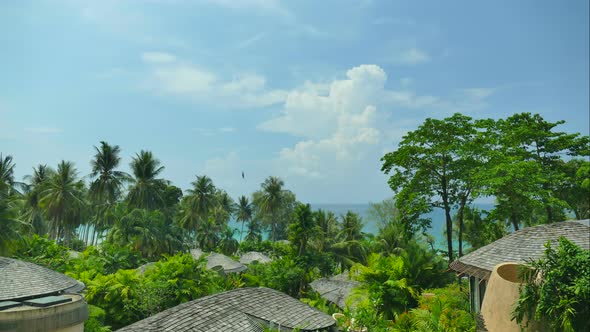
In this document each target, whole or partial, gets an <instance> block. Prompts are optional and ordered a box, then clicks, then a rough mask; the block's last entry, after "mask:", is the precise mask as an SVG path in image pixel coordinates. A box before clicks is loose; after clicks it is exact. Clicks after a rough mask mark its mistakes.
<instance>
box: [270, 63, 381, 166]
mask: <svg viewBox="0 0 590 332" xmlns="http://www.w3.org/2000/svg"><path fill="white" fill-rule="evenodd" d="M346 77H347V78H346V79H343V80H336V81H333V82H332V83H330V84H329V85H326V84H314V83H311V82H306V83H305V84H304V85H303V87H302V88H301V89H297V90H293V91H291V92H290V93H289V95H288V96H287V100H286V102H285V104H284V109H283V111H282V113H281V115H280V116H278V117H276V118H274V119H271V120H269V121H266V122H263V123H261V124H260V125H259V129H261V130H264V131H272V132H281V133H287V134H291V135H296V136H300V137H302V138H303V139H302V140H301V141H299V142H298V143H296V144H295V146H293V147H286V148H283V149H282V150H281V151H280V154H279V160H278V163H279V165H280V168H281V169H286V170H288V171H289V172H290V174H294V175H300V176H308V177H322V176H325V175H326V171H328V169H327V168H329V167H332V166H333V165H339V167H340V168H341V169H346V168H347V166H346V165H347V164H349V163H358V162H360V161H361V160H362V158H363V156H364V155H365V154H364V150H366V149H372V146H375V145H377V144H378V143H379V142H380V138H381V130H380V129H379V128H378V127H379V124H378V122H379V114H378V113H377V106H376V105H379V104H382V103H383V102H384V101H385V100H386V99H387V98H386V96H387V94H388V91H387V90H385V88H384V85H385V81H386V80H387V75H386V74H385V72H384V71H383V69H381V68H380V67H378V66H376V65H361V66H358V67H355V68H352V69H350V70H348V71H347V72H346Z"/></svg>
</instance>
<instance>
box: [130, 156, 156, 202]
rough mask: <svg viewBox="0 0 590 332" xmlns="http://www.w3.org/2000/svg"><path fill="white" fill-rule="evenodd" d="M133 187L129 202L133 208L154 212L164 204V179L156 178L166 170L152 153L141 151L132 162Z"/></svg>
mask: <svg viewBox="0 0 590 332" xmlns="http://www.w3.org/2000/svg"><path fill="white" fill-rule="evenodd" d="M131 170H132V171H133V177H132V178H131V187H130V188H129V194H128V195H127V201H128V203H129V206H130V207H132V208H140V209H149V210H154V209H157V208H158V207H161V206H162V205H163V203H164V200H163V198H162V192H161V191H162V189H163V188H164V187H165V186H164V184H165V183H164V182H165V181H164V180H163V179H157V178H156V177H157V176H158V175H159V174H160V173H161V172H162V171H163V170H164V166H160V161H159V160H158V159H156V158H154V155H153V154H152V153H151V152H150V151H144V150H142V151H140V152H139V153H138V154H136V156H135V157H134V158H133V160H132V161H131Z"/></svg>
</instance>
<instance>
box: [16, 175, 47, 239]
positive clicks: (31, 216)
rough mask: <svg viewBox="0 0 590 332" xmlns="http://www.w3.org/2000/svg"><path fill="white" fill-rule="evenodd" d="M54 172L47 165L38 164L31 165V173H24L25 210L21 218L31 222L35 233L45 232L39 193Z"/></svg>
mask: <svg viewBox="0 0 590 332" xmlns="http://www.w3.org/2000/svg"><path fill="white" fill-rule="evenodd" d="M54 174H55V171H54V170H53V169H51V167H47V165H38V166H37V167H36V168H35V167H33V174H32V175H25V177H24V179H25V180H26V181H28V183H27V184H25V186H24V188H25V190H24V191H25V212H24V215H23V219H24V220H25V221H26V222H28V223H29V224H31V226H32V227H33V231H34V232H35V233H36V234H40V235H42V234H45V233H46V232H47V228H46V226H47V225H46V224H45V218H44V216H43V210H42V207H41V204H40V200H41V193H42V192H43V190H45V188H46V187H47V182H48V180H49V179H50V178H51V177H52V176H53V175H54Z"/></svg>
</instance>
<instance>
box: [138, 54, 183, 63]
mask: <svg viewBox="0 0 590 332" xmlns="http://www.w3.org/2000/svg"><path fill="white" fill-rule="evenodd" d="M142 59H143V61H145V62H149V63H170V62H174V61H176V57H175V56H174V55H172V54H169V53H165V52H145V53H143V54H142Z"/></svg>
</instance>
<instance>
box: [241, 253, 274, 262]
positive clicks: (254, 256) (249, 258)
mask: <svg viewBox="0 0 590 332" xmlns="http://www.w3.org/2000/svg"><path fill="white" fill-rule="evenodd" d="M254 261H257V262H258V263H261V264H265V263H270V262H272V259H271V258H270V257H268V256H266V255H265V254H263V253H261V252H258V251H250V252H247V253H245V254H243V255H242V256H241V257H240V263H242V264H245V265H248V264H250V263H252V262H254Z"/></svg>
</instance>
